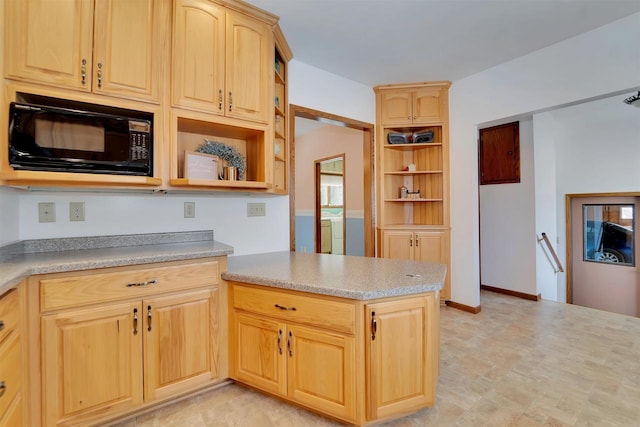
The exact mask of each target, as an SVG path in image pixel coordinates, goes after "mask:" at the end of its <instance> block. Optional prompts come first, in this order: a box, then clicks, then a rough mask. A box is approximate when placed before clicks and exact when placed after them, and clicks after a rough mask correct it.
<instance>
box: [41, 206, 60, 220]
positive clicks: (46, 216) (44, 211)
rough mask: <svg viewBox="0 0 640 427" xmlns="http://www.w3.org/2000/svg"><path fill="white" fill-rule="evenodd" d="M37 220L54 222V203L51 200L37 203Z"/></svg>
mask: <svg viewBox="0 0 640 427" xmlns="http://www.w3.org/2000/svg"><path fill="white" fill-rule="evenodd" d="M38 221H39V222H56V204H55V203H53V202H43V203H38Z"/></svg>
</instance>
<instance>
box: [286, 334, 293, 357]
mask: <svg viewBox="0 0 640 427" xmlns="http://www.w3.org/2000/svg"><path fill="white" fill-rule="evenodd" d="M291 340H293V332H291V331H289V338H287V350H289V357H293V343H292V342H291Z"/></svg>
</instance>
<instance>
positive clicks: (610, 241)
mask: <svg viewBox="0 0 640 427" xmlns="http://www.w3.org/2000/svg"><path fill="white" fill-rule="evenodd" d="M633 208H634V207H633V205H582V218H583V230H584V260H585V261H594V262H605V263H614V264H623V265H634V264H635V260H634V241H635V238H634V231H633V223H634V220H633V218H634V209H633Z"/></svg>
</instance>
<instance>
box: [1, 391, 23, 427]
mask: <svg viewBox="0 0 640 427" xmlns="http://www.w3.org/2000/svg"><path fill="white" fill-rule="evenodd" d="M22 406H23V403H22V396H21V395H20V396H18V397H16V398H15V399H13V402H11V406H9V407H8V408H7V411H6V412H5V413H4V416H2V414H0V427H20V426H23V425H26V424H25V421H24V414H23V409H22Z"/></svg>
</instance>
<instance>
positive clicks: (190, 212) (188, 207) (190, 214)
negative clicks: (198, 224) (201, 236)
mask: <svg viewBox="0 0 640 427" xmlns="http://www.w3.org/2000/svg"><path fill="white" fill-rule="evenodd" d="M184 217H185V218H195V217H196V202H184Z"/></svg>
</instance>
